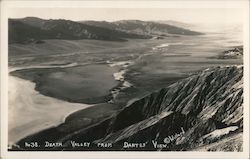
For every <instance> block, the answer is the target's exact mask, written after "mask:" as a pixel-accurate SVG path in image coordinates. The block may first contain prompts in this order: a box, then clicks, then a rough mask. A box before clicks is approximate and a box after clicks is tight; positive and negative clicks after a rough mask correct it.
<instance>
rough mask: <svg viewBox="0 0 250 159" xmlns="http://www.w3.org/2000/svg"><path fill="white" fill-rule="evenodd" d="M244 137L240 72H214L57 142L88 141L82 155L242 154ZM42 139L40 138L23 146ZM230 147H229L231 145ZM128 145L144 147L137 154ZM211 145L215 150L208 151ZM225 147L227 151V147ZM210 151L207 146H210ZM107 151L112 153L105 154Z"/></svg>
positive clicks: (224, 69)
mask: <svg viewBox="0 0 250 159" xmlns="http://www.w3.org/2000/svg"><path fill="white" fill-rule="evenodd" d="M242 131H243V66H228V67H216V68H210V69H207V70H204V71H202V72H200V73H198V74H197V75H193V76H191V77H189V78H186V79H184V80H180V81H179V82H177V83H175V84H173V85H170V86H168V87H167V88H163V89H161V90H159V91H157V92H154V93H152V94H150V95H147V96H145V97H143V98H142V99H139V100H137V101H135V102H134V103H132V104H130V105H127V106H126V107H125V108H123V109H122V110H120V111H119V112H117V113H116V114H114V115H113V116H111V117H109V118H106V119H105V120H104V121H102V122H100V123H98V124H95V125H92V126H89V127H85V128H80V129H79V130H77V131H74V132H73V133H70V134H67V135H64V136H62V137H60V138H58V140H57V141H60V142H62V143H63V144H64V148H63V149H67V150H70V149H75V148H72V147H71V145H70V141H72V140H73V141H78V142H84V141H89V142H91V143H92V145H93V146H91V147H90V148H79V149H81V150H105V149H100V148H99V147H97V146H96V145H97V144H98V143H112V144H113V147H112V148H111V149H112V150H162V151H181V150H199V151H200V150H202V151H210V150H211V151H217V150H220V151H232V150H233V151H241V150H242ZM36 138H41V136H39V135H33V136H32V137H29V138H26V139H23V140H21V141H20V142H19V143H18V144H19V145H20V146H21V147H22V145H23V143H24V141H27V140H31V139H33V140H35V139H36ZM232 141H233V142H234V143H235V144H234V145H230V143H231V142H232ZM125 143H126V144H127V143H143V145H141V146H139V147H138V148H136V149H135V148H133V146H135V144H134V145H132V147H131V145H130V146H128V145H125V146H124V144H125ZM212 144H214V145H212ZM225 144H226V145H225ZM210 145H211V146H210ZM109 150H110V148H109Z"/></svg>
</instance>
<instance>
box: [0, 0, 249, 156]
mask: <svg viewBox="0 0 250 159" xmlns="http://www.w3.org/2000/svg"><path fill="white" fill-rule="evenodd" d="M17 7H21V8H29V7H31V8H48V7H49V8H50V7H51V8H53V7H57V8H242V9H244V11H245V17H244V122H243V123H244V133H243V134H244V140H243V152H68V151H67V152H53V151H52V152H8V151H7V136H8V134H7V131H8V129H7V119H8V115H7V114H8V113H7V112H8V107H7V106H8V97H7V95H8V28H7V24H8V21H7V19H8V14H7V13H8V9H10V8H17ZM248 134H249V1H247V0H243V1H240V0H234V1H233V0H229V1H225V0H224V1H197V0H196V1H179V0H178V1H141V0H140V1H130V0H129V1H1V155H2V156H1V157H2V158H7V159H17V158H18V159H27V158H38V159H39V158H43V159H44V158H60V159H64V158H65V159H68V158H110V159H113V158H145V159H147V158H190V159H191V158H192V159H194V158H227V159H229V158H233V159H236V158H242V159H243V158H249V135H248Z"/></svg>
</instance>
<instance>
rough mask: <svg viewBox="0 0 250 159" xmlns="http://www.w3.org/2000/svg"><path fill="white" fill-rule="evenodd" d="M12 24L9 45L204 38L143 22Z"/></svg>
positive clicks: (32, 20)
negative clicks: (154, 38) (181, 37)
mask: <svg viewBox="0 0 250 159" xmlns="http://www.w3.org/2000/svg"><path fill="white" fill-rule="evenodd" d="M8 23H9V43H30V42H37V43H39V42H42V40H46V39H67V40H79V39H95V40H107V41H126V40H127V39H150V38H152V37H155V36H163V37H167V36H176V35H201V34H202V33H199V32H195V31H191V30H188V29H184V28H181V27H176V26H173V25H169V24H164V23H159V22H152V21H140V20H121V21H115V22H106V21H80V22H76V21H71V20H64V19H49V20H45V19H40V18H36V17H26V18H22V19H9V22H8Z"/></svg>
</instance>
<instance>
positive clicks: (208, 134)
mask: <svg viewBox="0 0 250 159" xmlns="http://www.w3.org/2000/svg"><path fill="white" fill-rule="evenodd" d="M132 2H133V1H132ZM132 2H131V1H127V3H126V5H124V6H123V5H122V4H123V3H124V2H123V3H119V2H117V3H113V4H117V5H111V6H110V7H109V6H108V5H107V4H112V2H110V3H108V2H106V3H105V1H104V2H102V3H101V4H106V5H103V7H102V5H97V7H95V5H94V4H95V3H91V2H90V3H91V4H93V5H90V6H88V5H87V6H88V7H86V6H84V3H79V4H80V5H79V6H75V5H74V7H71V6H68V7H67V6H63V7H62V6H61V7H55V6H53V5H52V7H51V6H50V5H49V4H48V3H46V2H44V3H45V4H44V5H42V6H39V7H38V6H34V7H31V5H29V6H28V7H26V6H21V7H10V8H8V10H7V11H6V12H7V14H6V18H5V20H6V28H7V32H6V35H7V37H8V38H7V39H6V44H7V45H6V46H7V47H6V48H7V50H6V52H1V56H2V55H3V54H5V55H6V59H7V61H6V63H7V69H6V72H5V76H6V79H7V84H6V88H7V91H6V92H7V94H8V95H7V96H6V98H7V102H6V103H7V105H6V106H4V107H5V110H6V111H1V114H2V113H4V114H5V117H6V118H5V119H6V120H4V122H6V123H7V126H6V128H7V129H6V132H7V137H6V141H7V146H6V148H7V149H6V151H7V152H9V153H11V152H13V153H18V152H20V151H21V152H24V151H25V152H26V151H32V152H36V151H39V152H48V151H49V152H54V151H60V152H61V153H64V152H66V153H67V152H69V151H78V152H83V153H84V152H87V151H88V152H93V153H94V152H106V151H110V152H124V153H125V152H126V153H129V152H153V151H160V153H164V152H165V153H166V154H167V152H179V153H181V152H186V151H189V152H190V151H191V152H210V153H213V152H237V153H243V152H245V151H248V150H247V149H245V147H244V144H245V145H247V144H248V143H246V142H247V140H248V138H247V139H246V140H244V139H245V137H244V135H247V134H248V133H249V132H248V128H247V129H245V127H246V126H247V127H248V125H246V124H248V120H249V119H248V112H246V110H249V108H246V107H249V103H246V101H247V102H249V99H248V97H249V96H246V95H247V94H248V90H247V89H249V88H248V85H249V78H248V77H249V75H248V76H247V77H245V69H246V67H249V64H248V63H249V61H248V60H249V59H246V57H248V58H249V55H248V54H249V52H248V51H249V50H248V48H249V46H248V45H249V43H246V42H247V41H246V39H247V38H244V37H245V35H246V34H247V33H248V31H249V28H247V27H246V19H247V18H246V17H247V16H248V18H249V13H247V12H246V11H249V10H248V9H249V7H248V6H247V5H249V3H248V2H249V1H241V2H239V3H237V1H223V2H222V3H220V5H219V6H217V3H216V2H215V1H208V2H209V5H208V6H207V7H206V6H205V5H203V4H202V3H201V6H202V7H197V6H196V5H195V4H194V5H190V3H189V5H188V6H189V7H185V6H184V5H182V4H181V3H182V2H181V1H175V2H173V1H172V3H171V5H172V6H173V4H174V6H178V7H169V6H168V5H167V4H168V3H167V2H165V3H164V2H161V1H158V2H157V1H155V2H153V1H147V3H144V5H145V4H148V2H150V3H153V4H155V5H157V6H160V7H155V6H154V5H152V7H150V5H145V7H144V5H142V6H140V4H142V3H139V2H137V3H135V4H133V3H132ZM195 2H197V3H198V4H199V2H198V1H194V2H193V3H195ZM210 2H211V3H210ZM243 2H247V3H243ZM27 3H28V2H27ZM30 3H31V2H30ZM62 3H64V2H63V1H62ZM161 3H162V5H161ZM213 3H214V4H213ZM230 3H232V4H230ZM73 4H74V3H73ZM96 4H97V2H96ZM235 4H236V5H235ZM244 4H247V5H244ZM171 5H170V6H171ZM182 6H183V7H182ZM190 6H191V7H190ZM192 6H193V7H192ZM223 6H224V7H223ZM1 26H3V25H2V23H1ZM1 36H3V35H1ZM248 38H249V37H248ZM248 42H249V41H248ZM2 53H3V54H2ZM246 54H247V55H246ZM1 64H3V63H2V62H1ZM248 69H249V68H247V70H248ZM1 71H2V70H1ZM248 71H249V70H248ZM2 75H3V74H1V76H2ZM1 78H2V77H1ZM243 81H244V82H243ZM246 86H247V87H246ZM248 95H249V94H248ZM245 113H247V114H245ZM246 115H247V118H245V117H246ZM245 119H247V120H245ZM1 120H3V118H2V119H1ZM2 123H3V121H2ZM1 131H2V129H1ZM245 141H246V142H245ZM247 146H248V145H247ZM128 151H129V152H128ZM239 157H240V156H239Z"/></svg>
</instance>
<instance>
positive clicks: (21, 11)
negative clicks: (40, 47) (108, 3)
mask: <svg viewBox="0 0 250 159" xmlns="http://www.w3.org/2000/svg"><path fill="white" fill-rule="evenodd" d="M243 15H244V14H243V10H242V9H237V8H201V9H200V8H194V9H193V8H185V9H180V8H179V9H175V8H174V9H173V8H139V9H138V8H120V9H119V8H29V9H27V8H26V9H25V8H18V9H11V10H10V12H9V17H11V18H23V17H27V16H35V17H40V18H44V19H60V18H61V19H68V20H75V21H80V20H105V21H115V20H124V19H139V20H176V21H181V22H188V23H197V22H209V23H210V22H215V23H227V22H230V23H241V22H242V21H243Z"/></svg>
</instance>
